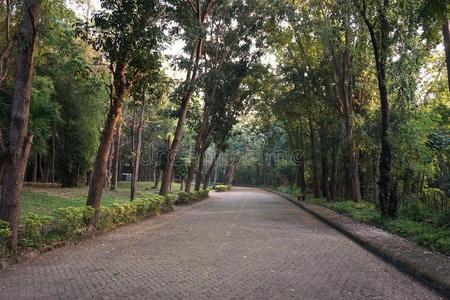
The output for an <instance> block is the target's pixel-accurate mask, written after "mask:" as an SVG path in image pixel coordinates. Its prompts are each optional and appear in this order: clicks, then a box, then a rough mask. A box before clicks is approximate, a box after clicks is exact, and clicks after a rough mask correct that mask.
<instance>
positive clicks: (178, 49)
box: [66, 0, 276, 80]
mask: <svg viewBox="0 0 450 300" xmlns="http://www.w3.org/2000/svg"><path fill="white" fill-rule="evenodd" d="M89 2H90V4H89V5H87V4H83V5H80V4H76V1H75V0H66V3H68V5H69V7H71V8H72V9H73V10H74V11H75V12H76V13H77V14H78V15H79V16H80V17H84V18H86V16H87V15H88V14H90V13H91V12H92V11H95V10H97V9H99V8H100V1H99V0H89ZM183 47H184V42H183V41H181V40H175V41H173V42H172V43H171V44H170V45H167V47H164V48H165V49H164V51H163V53H164V56H165V57H166V60H165V61H164V62H163V67H164V69H165V72H166V74H167V76H169V77H171V78H173V79H176V80H183V79H184V77H185V72H184V71H183V70H181V71H180V70H176V69H174V68H172V67H171V66H170V64H169V59H170V57H171V56H176V55H181V54H183ZM261 61H262V62H263V63H265V64H270V65H272V67H274V66H275V65H276V58H275V56H274V55H273V54H271V53H268V54H266V55H264V57H262V59H261Z"/></svg>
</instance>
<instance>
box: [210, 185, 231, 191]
mask: <svg viewBox="0 0 450 300" xmlns="http://www.w3.org/2000/svg"><path fill="white" fill-rule="evenodd" d="M230 189H231V186H230V185H224V184H219V185H216V186H215V187H214V190H215V191H216V192H228V191H229V190H230Z"/></svg>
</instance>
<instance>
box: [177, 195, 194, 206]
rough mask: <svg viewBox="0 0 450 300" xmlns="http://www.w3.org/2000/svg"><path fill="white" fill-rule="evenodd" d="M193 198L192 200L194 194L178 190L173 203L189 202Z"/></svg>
mask: <svg viewBox="0 0 450 300" xmlns="http://www.w3.org/2000/svg"><path fill="white" fill-rule="evenodd" d="M193 200H194V195H193V194H192V193H187V192H179V193H178V198H177V200H176V201H175V204H177V205H183V204H188V203H189V202H191V201H193Z"/></svg>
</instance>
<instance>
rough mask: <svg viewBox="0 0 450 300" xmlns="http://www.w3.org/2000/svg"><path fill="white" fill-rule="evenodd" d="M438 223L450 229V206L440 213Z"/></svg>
mask: <svg viewBox="0 0 450 300" xmlns="http://www.w3.org/2000/svg"><path fill="white" fill-rule="evenodd" d="M436 223H437V224H436V225H438V226H440V227H444V228H447V229H448V230H450V208H448V209H446V210H445V211H444V212H442V213H441V214H439V215H438V217H437V222H436Z"/></svg>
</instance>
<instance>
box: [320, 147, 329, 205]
mask: <svg viewBox="0 0 450 300" xmlns="http://www.w3.org/2000/svg"><path fill="white" fill-rule="evenodd" d="M321 156H322V181H321V182H322V196H323V197H324V198H326V199H328V158H327V153H326V151H323V152H322V155H321Z"/></svg>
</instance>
